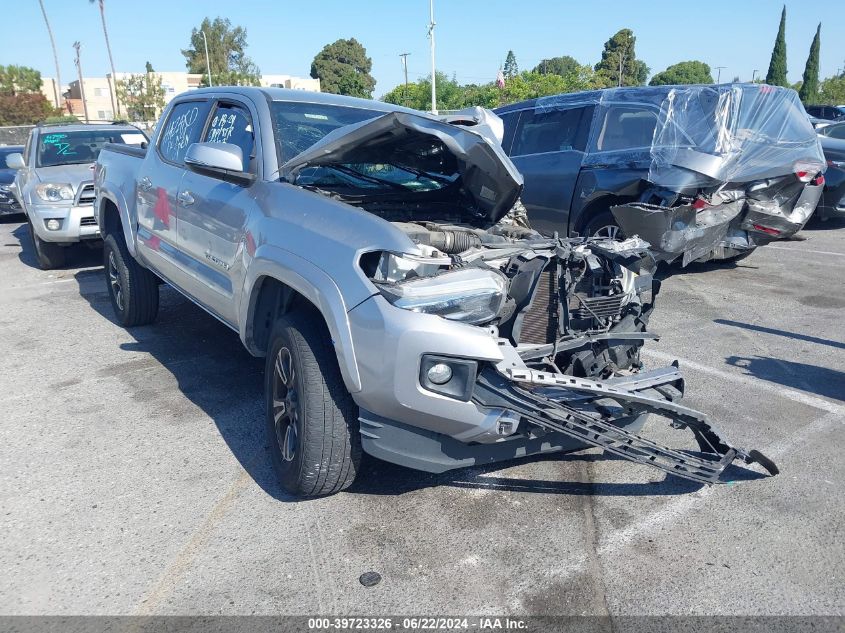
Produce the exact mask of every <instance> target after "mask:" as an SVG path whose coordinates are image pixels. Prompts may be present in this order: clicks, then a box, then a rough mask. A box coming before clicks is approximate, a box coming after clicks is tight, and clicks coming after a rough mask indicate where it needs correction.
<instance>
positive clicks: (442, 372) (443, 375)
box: [427, 363, 452, 385]
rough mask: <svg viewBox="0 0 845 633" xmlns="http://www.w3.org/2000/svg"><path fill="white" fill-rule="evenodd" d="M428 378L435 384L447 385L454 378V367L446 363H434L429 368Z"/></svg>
mask: <svg viewBox="0 0 845 633" xmlns="http://www.w3.org/2000/svg"><path fill="white" fill-rule="evenodd" d="M427 375H428V379H429V380H430V381H431V382H433V383H434V384H435V385H445V384H446V383H447V382H449V381H450V380H452V368H451V367H449V365H447V364H445V363H437V364H436V365H432V366H431V369H429V370H428V374H427Z"/></svg>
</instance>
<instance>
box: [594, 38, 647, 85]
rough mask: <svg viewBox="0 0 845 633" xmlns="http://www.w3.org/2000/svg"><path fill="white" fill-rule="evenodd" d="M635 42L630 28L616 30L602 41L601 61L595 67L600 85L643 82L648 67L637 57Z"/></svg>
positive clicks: (639, 83)
mask: <svg viewBox="0 0 845 633" xmlns="http://www.w3.org/2000/svg"><path fill="white" fill-rule="evenodd" d="M636 43H637V38H636V37H635V36H634V32H633V31H631V29H621V30H619V31H617V32H616V33H615V34H614V35H613V37H611V38H610V39H609V40H607V41H606V42H605V43H604V50H603V51H602V54H601V61H600V62H599V63H598V64H596V67H595V70H596V73H597V74H598V76H599V78H600V83H601V85H602V87H606V88H609V87H612V86H642V85H643V84H645V81H646V79H647V78H648V73H649V67H648V66H646V64H645V62H643V61H641V60H638V59H637V53H636V50H635V46H636ZM620 71H621V72H620Z"/></svg>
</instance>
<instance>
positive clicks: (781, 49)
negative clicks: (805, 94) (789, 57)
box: [766, 5, 789, 88]
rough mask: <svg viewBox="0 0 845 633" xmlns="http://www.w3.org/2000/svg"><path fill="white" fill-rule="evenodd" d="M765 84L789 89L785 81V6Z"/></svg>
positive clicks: (784, 6)
mask: <svg viewBox="0 0 845 633" xmlns="http://www.w3.org/2000/svg"><path fill="white" fill-rule="evenodd" d="M766 83H767V84H769V85H770V86H784V87H787V88H788V87H789V82H788V81H787V80H786V5H783V11H781V14H780V28H779V29H778V36H777V39H775V47H774V49H773V50H772V60H771V61H770V62H769V72H767V73H766Z"/></svg>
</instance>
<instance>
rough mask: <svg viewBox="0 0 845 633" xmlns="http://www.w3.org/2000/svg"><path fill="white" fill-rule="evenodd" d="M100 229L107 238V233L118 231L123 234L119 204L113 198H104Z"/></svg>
mask: <svg viewBox="0 0 845 633" xmlns="http://www.w3.org/2000/svg"><path fill="white" fill-rule="evenodd" d="M100 231H101V232H102V234H103V237H104V238H105V237H106V236H107V235H111V234H112V233H117V234H118V235H120V236H122V235H123V225H122V224H121V221H120V211H118V209H117V205H116V204H115V203H114V202H112V201H111V200H104V201H103V206H102V208H101V209H100Z"/></svg>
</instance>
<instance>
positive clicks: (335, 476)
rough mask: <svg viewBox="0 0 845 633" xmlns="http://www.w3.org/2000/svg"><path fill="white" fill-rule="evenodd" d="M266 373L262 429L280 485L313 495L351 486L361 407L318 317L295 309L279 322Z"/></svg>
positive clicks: (357, 452) (356, 464)
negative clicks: (342, 375) (265, 431)
mask: <svg viewBox="0 0 845 633" xmlns="http://www.w3.org/2000/svg"><path fill="white" fill-rule="evenodd" d="M265 381H266V382H265V398H266V424H267V434H268V439H269V443H270V452H271V455H272V460H273V466H274V469H275V471H276V475H277V476H278V479H279V483H280V484H281V485H282V487H283V488H284V489H285V490H286V491H288V492H290V493H291V494H294V495H296V496H299V497H318V496H325V495H331V494H334V493H336V492H339V491H340V490H343V489H344V488H347V487H348V486H350V485H351V484H352V482H353V481H354V480H355V475H356V474H357V471H358V467H359V464H360V461H361V438H360V435H359V434H358V411H357V407H356V406H355V403H354V401H353V400H352V397H351V396H350V395H349V392H348V391H347V390H346V386H345V385H344V383H343V378H342V377H341V375H340V368H339V367H338V364H337V357H336V355H335V352H334V349H333V347H332V345H331V337H330V336H329V333H328V332H327V331H326V327H325V325H324V324H323V323H322V322H321V320H320V319H319V317H317V318H315V317H314V315H313V314H305V313H295V314H291V315H287V316H285V317H282V318H280V319H279V320H278V321H277V322H276V325H275V327H274V328H273V332H272V334H271V335H270V342H269V346H268V350H267V362H266V378H265Z"/></svg>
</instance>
